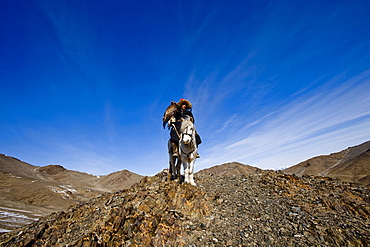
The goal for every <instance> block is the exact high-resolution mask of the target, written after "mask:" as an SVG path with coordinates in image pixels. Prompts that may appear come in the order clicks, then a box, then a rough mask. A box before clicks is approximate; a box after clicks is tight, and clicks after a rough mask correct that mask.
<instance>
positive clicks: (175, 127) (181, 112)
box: [170, 99, 202, 158]
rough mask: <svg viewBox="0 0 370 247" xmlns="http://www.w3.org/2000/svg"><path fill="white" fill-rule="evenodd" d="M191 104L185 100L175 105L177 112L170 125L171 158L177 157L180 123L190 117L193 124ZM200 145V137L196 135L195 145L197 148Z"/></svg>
mask: <svg viewBox="0 0 370 247" xmlns="http://www.w3.org/2000/svg"><path fill="white" fill-rule="evenodd" d="M192 107H193V106H192V104H191V103H190V101H188V100H186V99H180V101H179V102H178V103H177V111H176V112H175V114H174V121H175V122H172V123H171V132H170V137H171V146H172V151H173V156H178V155H179V152H178V146H179V140H180V127H181V122H182V120H183V119H184V118H186V117H191V120H192V122H193V123H194V116H193V113H192V112H191V110H192ZM200 143H202V141H201V139H200V136H199V135H198V133H196V144H197V146H198V145H199V144H200ZM197 158H200V156H199V154H197Z"/></svg>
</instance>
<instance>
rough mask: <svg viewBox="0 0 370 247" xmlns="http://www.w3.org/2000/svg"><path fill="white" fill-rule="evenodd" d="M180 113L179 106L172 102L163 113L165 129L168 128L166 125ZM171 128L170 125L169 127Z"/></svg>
mask: <svg viewBox="0 0 370 247" xmlns="http://www.w3.org/2000/svg"><path fill="white" fill-rule="evenodd" d="M177 111H178V105H177V103H176V102H174V101H171V104H170V105H169V106H168V107H167V109H166V111H165V112H164V113H163V117H162V121H163V128H164V129H165V128H166V124H168V122H169V121H170V119H171V118H172V117H173V116H174V115H175V113H176V112H177ZM168 128H170V125H168Z"/></svg>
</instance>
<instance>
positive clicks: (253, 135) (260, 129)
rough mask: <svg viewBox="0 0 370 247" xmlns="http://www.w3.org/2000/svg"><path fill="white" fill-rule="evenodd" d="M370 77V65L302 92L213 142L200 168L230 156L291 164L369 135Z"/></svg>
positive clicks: (254, 162) (273, 164)
mask: <svg viewBox="0 0 370 247" xmlns="http://www.w3.org/2000/svg"><path fill="white" fill-rule="evenodd" d="M369 81H370V70H368V71H365V72H363V73H362V74H360V75H358V76H355V77H353V78H351V79H348V80H347V81H346V82H344V83H343V84H341V85H339V86H334V85H332V84H333V82H328V83H327V84H325V85H323V86H322V87H320V88H318V89H316V90H315V91H310V92H309V93H307V94H305V95H302V96H301V97H299V98H297V99H295V100H294V101H291V102H289V103H288V104H286V105H285V106H284V107H282V108H281V109H280V110H279V111H277V112H274V113H271V114H270V115H267V116H264V117H262V118H261V119H259V120H257V121H256V122H255V123H253V124H249V125H247V126H246V127H245V128H243V129H241V130H240V131H239V132H238V134H237V135H236V136H233V137H231V138H230V137H228V136H223V137H224V138H219V141H218V143H212V144H211V145H209V146H212V147H209V146H208V148H207V149H206V150H204V152H205V153H206V154H207V156H209V158H208V159H207V160H203V161H199V167H198V168H202V167H204V166H209V165H214V164H218V163H222V162H230V161H240V162H243V163H246V164H252V165H255V166H258V167H261V168H276V167H282V166H289V165H294V164H296V163H298V162H299V161H302V160H304V159H306V158H310V157H312V156H316V155H319V154H328V153H330V152H335V151H340V150H341V149H344V148H347V147H348V146H349V145H357V144H360V143H362V142H364V141H367V140H369V139H370V133H369V132H368V130H369V129H370V98H369V97H368V92H370V83H369ZM231 118H233V117H232V116H231ZM231 118H230V119H231ZM229 124H232V122H230V123H228V125H229Z"/></svg>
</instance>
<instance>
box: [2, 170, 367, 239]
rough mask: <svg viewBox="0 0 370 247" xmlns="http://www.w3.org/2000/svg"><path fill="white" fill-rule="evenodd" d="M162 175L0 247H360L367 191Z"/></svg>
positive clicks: (279, 178) (278, 179)
mask: <svg viewBox="0 0 370 247" xmlns="http://www.w3.org/2000/svg"><path fill="white" fill-rule="evenodd" d="M196 182H197V184H198V187H194V186H191V185H188V184H178V183H177V182H175V181H169V179H168V175H167V174H166V173H165V172H162V173H159V174H158V175H156V176H154V177H146V178H144V179H143V180H141V182H140V183H138V184H136V185H134V186H133V187H132V188H131V189H128V190H122V191H118V192H115V193H106V194H103V195H101V196H100V197H97V198H95V199H93V200H91V201H89V202H88V203H83V204H80V205H78V206H76V207H71V208H69V210H68V211H65V212H59V213H54V214H52V215H49V216H47V217H44V218H42V219H40V220H39V221H37V222H34V223H32V224H31V225H29V226H27V227H23V228H20V229H18V230H16V231H13V232H10V233H4V234H2V235H1V236H0V243H1V246H26V245H27V246H53V245H54V246H67V245H68V246H368V245H369V244H370V234H369V232H370V231H369V228H370V218H369V213H370V196H369V190H368V189H366V188H363V187H359V186H356V185H354V184H350V183H343V182H340V181H339V180H337V179H331V178H325V177H314V176H308V175H305V176H302V177H297V176H294V175H288V174H284V173H282V172H275V171H261V170H259V171H256V172H255V173H252V174H249V175H246V174H243V175H230V176H198V177H196Z"/></svg>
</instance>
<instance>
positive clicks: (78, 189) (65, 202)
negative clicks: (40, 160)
mask: <svg viewBox="0 0 370 247" xmlns="http://www.w3.org/2000/svg"><path fill="white" fill-rule="evenodd" d="M142 178H143V176H140V175H138V174H135V173H132V172H129V171H127V170H125V171H120V172H115V173H113V174H110V175H107V176H100V177H97V176H94V175H91V174H87V173H82V172H77V171H71V170H67V169H65V168H64V167H62V166H60V165H49V166H45V167H38V166H33V165H30V164H27V163H25V162H23V161H20V160H18V159H16V158H13V157H9V156H6V155H3V154H0V183H1V186H0V198H1V201H0V232H3V231H9V230H12V229H15V228H16V227H19V226H23V225H24V224H27V223H30V222H32V221H34V220H35V219H38V218H40V217H41V216H45V215H48V214H50V213H51V212H55V211H61V210H66V209H67V208H68V207H70V206H72V205H77V204H78V203H81V202H86V201H88V200H90V199H92V198H94V197H96V196H98V195H100V194H102V193H105V192H110V191H115V190H121V189H127V188H130V187H131V185H132V184H134V183H136V182H138V181H140V180H141V179H142Z"/></svg>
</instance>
